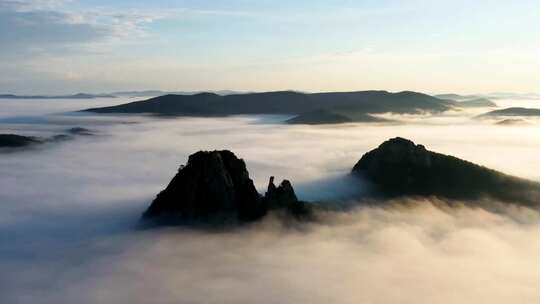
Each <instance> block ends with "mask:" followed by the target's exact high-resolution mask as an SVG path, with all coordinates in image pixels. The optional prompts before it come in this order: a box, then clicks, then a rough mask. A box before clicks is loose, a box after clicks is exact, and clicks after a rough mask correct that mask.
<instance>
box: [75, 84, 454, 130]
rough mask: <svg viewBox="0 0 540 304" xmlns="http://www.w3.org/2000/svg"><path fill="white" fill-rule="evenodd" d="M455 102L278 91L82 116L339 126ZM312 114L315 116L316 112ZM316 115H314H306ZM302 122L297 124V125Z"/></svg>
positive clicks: (151, 103) (129, 106)
mask: <svg viewBox="0 0 540 304" xmlns="http://www.w3.org/2000/svg"><path fill="white" fill-rule="evenodd" d="M458 106H459V104H458V103H457V102H455V101H453V100H445V99H439V98H436V97H433V96H430V95H426V94H422V93H417V92H411V91H404V92H399V93H390V92H387V91H358V92H331V93H300V92H293V91H278V92H264V93H245V94H232V95H218V94H215V93H199V94H195V95H174V94H169V95H164V96H159V97H155V98H150V99H147V100H142V101H136V102H130V103H126V104H121V105H117V106H111V107H103V108H92V109H87V110H84V111H88V112H95V113H149V114H158V115H178V116H224V115H239V114H290V115H304V117H306V116H308V117H307V118H310V117H313V118H314V121H305V120H302V122H303V123H319V122H318V121H317V119H319V117H321V116H324V117H323V118H322V119H323V120H328V119H329V118H330V119H338V120H340V121H358V119H360V121H364V120H366V119H367V118H368V116H366V114H377V113H388V112H391V113H400V114H405V113H408V114H415V113H426V112H429V113H436V112H443V111H447V110H449V109H451V108H454V107H458ZM322 110H324V112H321V111H322ZM314 111H315V112H314ZM310 112H314V114H316V115H306V113H310ZM299 120H300V119H299Z"/></svg>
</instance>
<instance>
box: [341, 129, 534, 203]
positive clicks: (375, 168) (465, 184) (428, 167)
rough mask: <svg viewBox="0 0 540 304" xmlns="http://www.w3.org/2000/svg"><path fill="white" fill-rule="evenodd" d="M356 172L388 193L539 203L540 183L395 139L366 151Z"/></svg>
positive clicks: (356, 166)
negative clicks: (489, 198)
mask: <svg viewBox="0 0 540 304" xmlns="http://www.w3.org/2000/svg"><path fill="white" fill-rule="evenodd" d="M352 173H353V174H354V175H358V176H362V177H365V178H367V179H368V180H369V181H371V182H372V183H373V184H374V185H375V186H376V187H377V188H378V189H379V190H380V191H381V193H384V194H386V195H390V196H397V195H426V196H427V195H433V196H440V197H447V198H452V199H480V198H482V197H485V196H487V197H492V198H495V199H498V200H501V201H506V202H511V203H517V204H525V205H538V202H539V201H538V198H540V185H539V184H538V183H534V182H531V181H527V180H523V179H520V178H517V177H512V176H508V175H505V174H503V173H500V172H497V171H494V170H491V169H488V168H485V167H482V166H479V165H476V164H473V163H470V162H468V161H464V160H461V159H458V158H456V157H453V156H448V155H444V154H439V153H435V152H431V151H428V150H426V148H425V147H424V146H422V145H415V144H414V143H413V142H412V141H410V140H407V139H403V138H399V137H398V138H393V139H390V140H388V141H385V142H384V143H382V144H381V145H380V146H379V147H378V148H376V149H374V150H372V151H370V152H368V153H366V154H364V156H362V158H361V159H360V160H359V161H358V162H357V163H356V165H355V166H354V168H353V170H352Z"/></svg>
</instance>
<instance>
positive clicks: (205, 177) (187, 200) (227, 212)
mask: <svg viewBox="0 0 540 304" xmlns="http://www.w3.org/2000/svg"><path fill="white" fill-rule="evenodd" d="M269 209H286V210H290V211H292V212H293V214H294V213H295V212H300V211H302V210H303V209H304V206H303V204H302V203H300V202H298V200H297V199H296V195H295V194H294V190H293V189H292V186H291V184H290V183H289V182H288V181H283V182H282V183H281V185H280V186H279V187H277V188H276V187H275V186H274V184H273V178H272V179H270V185H269V188H268V192H267V196H266V197H264V198H262V197H261V196H260V194H259V193H258V192H257V190H256V189H255V186H254V185H253V181H252V180H251V179H250V178H249V173H248V171H247V169H246V165H245V163H244V161H243V160H242V159H239V158H237V157H236V156H235V155H234V154H233V153H232V152H230V151H227V150H224V151H210V152H208V151H200V152H197V153H195V154H192V155H191V156H190V157H189V159H188V162H187V164H186V165H185V166H181V167H180V169H179V170H178V173H177V174H176V175H175V176H174V178H173V179H172V180H171V182H170V183H169V185H168V186H167V187H166V188H165V190H163V191H161V192H160V193H159V194H158V195H157V196H156V198H155V199H154V201H153V202H152V204H151V205H150V207H149V208H148V209H147V210H146V211H145V212H144V214H143V219H145V220H154V223H158V224H161V223H163V224H191V223H202V224H206V223H213V224H215V223H217V224H222V223H241V222H248V221H253V220H256V219H259V218H261V217H263V216H264V215H265V214H266V213H267V211H268V210H269Z"/></svg>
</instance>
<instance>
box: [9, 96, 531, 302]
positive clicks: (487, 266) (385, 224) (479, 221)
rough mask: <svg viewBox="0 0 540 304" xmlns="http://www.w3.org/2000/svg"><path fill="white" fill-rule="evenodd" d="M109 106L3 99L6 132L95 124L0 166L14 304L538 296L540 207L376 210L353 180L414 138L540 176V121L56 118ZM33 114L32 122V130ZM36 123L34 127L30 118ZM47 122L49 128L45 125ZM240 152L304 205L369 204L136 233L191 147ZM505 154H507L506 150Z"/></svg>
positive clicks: (410, 203) (418, 204) (409, 203)
mask: <svg viewBox="0 0 540 304" xmlns="http://www.w3.org/2000/svg"><path fill="white" fill-rule="evenodd" d="M102 102H118V103H120V102H123V100H114V101H113V100H101V101H100V100H95V101H66V100H62V101H54V100H51V101H16V102H10V101H5V103H4V105H5V107H3V108H2V110H1V112H0V117H3V118H6V117H11V118H13V117H12V116H19V117H21V116H29V115H30V116H31V115H39V116H38V117H39V118H40V119H41V120H36V119H28V117H27V118H19V119H18V120H10V123H6V121H5V120H4V121H3V122H0V126H1V128H2V132H13V133H21V134H34V135H43V136H50V135H53V134H58V133H59V132H62V130H65V129H67V128H68V127H72V126H83V127H86V128H89V129H92V130H95V131H96V133H97V134H98V135H97V136H94V137H79V138H77V139H75V140H73V141H70V142H65V143H61V144H55V145H49V146H41V147H39V148H36V149H33V150H29V151H24V152H18V153H3V154H2V157H1V158H0V186H1V187H2V188H1V189H2V191H0V202H1V203H0V271H1V273H3V275H2V276H0V302H5V303H36V302H39V303H73V302H77V303H148V302H152V303H177V302H181V303H253V302H256V303H285V302H292V303H294V302H297V303H298V302H301V303H359V302H364V303H389V302H400V303H434V302H436V303H508V302H520V303H534V302H537V301H538V299H539V298H540V292H539V291H538V288H537V282H538V280H539V279H540V274H539V273H538V271H537V269H539V267H540V264H539V262H538V258H537V253H538V251H539V250H540V241H537V239H538V237H537V236H538V234H539V233H540V213H539V212H538V211H535V210H530V209H526V208H517V207H510V206H506V205H499V208H497V211H496V212H495V211H486V210H484V209H480V208H470V207H466V206H462V205H460V204H459V202H452V203H453V204H456V203H457V204H458V206H454V207H452V208H450V207H448V205H447V204H446V202H442V201H439V200H436V199H423V200H419V199H404V200H400V201H394V202H393V203H395V204H390V205H385V206H384V207H383V206H378V207H377V206H376V205H377V204H376V203H377V202H373V201H372V202H370V203H372V204H373V203H374V205H371V207H368V206H367V205H366V204H365V203H366V202H356V201H351V200H350V197H351V196H352V194H357V193H358V192H361V191H363V190H364V189H363V187H362V185H359V184H358V183H356V182H355V181H352V180H349V178H348V177H347V173H348V172H349V170H350V168H351V167H352V165H353V164H354V163H355V162H356V161H357V160H358V159H359V158H360V156H361V155H362V154H363V153H365V152H366V151H368V150H370V149H372V148H373V147H375V146H376V145H378V144H379V143H380V142H382V141H383V140H385V139H387V138H389V137H393V136H404V137H408V138H411V139H413V140H415V141H416V142H418V143H422V144H425V145H426V146H427V147H428V148H430V149H433V150H435V151H439V152H444V153H448V154H453V155H456V156H460V157H462V158H464V159H468V160H471V161H474V162H477V163H480V164H483V165H487V166H489V167H494V168H497V169H500V170H502V171H504V172H508V173H513V174H516V175H519V176H523V177H529V178H533V179H536V180H540V176H538V175H537V172H540V163H538V162H536V158H537V155H538V151H537V150H538V147H539V146H540V137H538V136H536V134H540V133H539V132H538V131H539V130H538V125H536V124H531V125H527V126H523V127H521V126H520V127H499V126H494V125H492V124H491V123H490V122H476V121H470V120H467V119H465V118H463V117H462V116H448V117H444V118H429V117H422V118H420V119H418V118H416V119H415V118H413V117H406V119H407V120H408V122H409V123H408V124H403V125H395V124H392V125H366V124H348V125H341V126H286V125H281V124H279V123H278V122H280V121H282V120H283V119H285V117H276V116H258V117H229V118H180V119H155V118H151V117H143V116H140V117H137V116H118V117H108V116H87V115H82V116H81V115H71V114H70V115H48V114H47V113H48V112H62V111H65V110H69V109H72V110H75V109H80V108H85V107H88V106H90V104H92V103H102ZM25 121H26V122H27V123H25ZM31 122H34V123H31ZM36 122H37V124H36ZM201 149H231V150H232V151H234V152H235V153H236V154H237V155H238V156H239V157H242V158H244V159H245V160H246V162H247V167H248V170H249V171H250V173H251V177H252V178H253V179H254V181H255V183H256V185H257V187H258V189H259V190H260V191H261V192H262V191H264V188H265V186H266V183H267V181H268V180H267V179H268V177H269V176H270V175H275V176H276V177H277V178H278V179H281V178H289V179H291V181H292V182H293V185H294V186H295V189H296V190H297V193H298V194H299V196H300V198H302V199H307V200H315V201H319V203H321V204H324V203H325V202H326V201H331V200H335V199H336V198H340V199H343V200H345V202H346V203H348V204H349V205H350V204H358V203H360V206H359V207H357V208H355V209H353V210H350V211H349V212H325V213H320V214H319V221H317V222H313V223H306V224H302V225H293V226H289V225H283V224H282V223H281V222H280V221H279V220H278V219H277V218H275V217H269V218H267V219H265V220H264V221H263V222H260V223H257V224H254V225H251V226H247V227H242V228H241V229H236V230H230V231H225V232H203V231H193V230H189V229H182V228H170V229H162V230H154V231H138V230H136V229H134V227H135V225H136V223H137V220H138V218H139V216H140V214H141V212H142V211H143V210H144V209H145V208H146V207H147V206H148V204H149V202H150V201H151V200H152V198H153V196H154V195H155V194H156V193H157V192H158V191H159V190H161V189H163V187H164V186H165V185H166V184H167V182H168V181H169V180H170V178H171V177H172V176H173V175H174V173H175V171H176V169H177V168H178V166H179V165H180V164H182V163H184V162H185V161H186V159H187V157H188V155H189V154H191V153H193V152H195V151H197V150H201ZM493 151H497V153H494V152H493Z"/></svg>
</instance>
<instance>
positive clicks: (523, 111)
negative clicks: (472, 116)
mask: <svg viewBox="0 0 540 304" xmlns="http://www.w3.org/2000/svg"><path fill="white" fill-rule="evenodd" d="M501 116H540V109H532V108H518V107H514V108H506V109H502V110H495V111H491V112H488V113H485V114H482V115H479V116H477V117H478V118H489V117H501Z"/></svg>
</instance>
